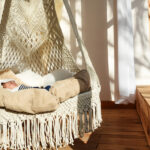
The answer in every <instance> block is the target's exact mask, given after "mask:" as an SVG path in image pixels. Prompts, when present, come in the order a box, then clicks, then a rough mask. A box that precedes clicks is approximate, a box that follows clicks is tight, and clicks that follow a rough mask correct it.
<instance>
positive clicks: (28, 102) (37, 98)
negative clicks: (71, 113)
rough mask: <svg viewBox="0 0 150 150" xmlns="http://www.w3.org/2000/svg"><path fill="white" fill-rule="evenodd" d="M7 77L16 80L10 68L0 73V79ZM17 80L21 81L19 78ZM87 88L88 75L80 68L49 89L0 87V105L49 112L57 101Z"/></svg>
mask: <svg viewBox="0 0 150 150" xmlns="http://www.w3.org/2000/svg"><path fill="white" fill-rule="evenodd" d="M8 77H10V78H12V79H15V80H17V78H16V77H15V75H14V73H13V72H12V71H10V70H9V71H5V72H2V73H0V79H5V78H8ZM17 82H18V83H21V81H20V80H19V79H18V80H17ZM89 89H90V79H89V75H88V73H87V71H86V70H82V71H80V72H78V73H77V74H75V75H74V76H73V77H71V78H68V79H65V80H61V81H56V82H55V83H54V85H53V86H52V87H51V89H50V91H46V90H45V89H35V88H33V89H26V90H20V91H17V92H10V91H8V90H6V89H3V88H0V107H3V108H6V109H8V110H12V111H16V112H23V113H30V114H37V113H43V112H50V111H54V110H56V109H57V107H58V106H59V103H61V102H64V101H65V100H67V99H69V98H71V97H74V96H76V95H78V94H79V93H82V92H85V91H88V90H89Z"/></svg>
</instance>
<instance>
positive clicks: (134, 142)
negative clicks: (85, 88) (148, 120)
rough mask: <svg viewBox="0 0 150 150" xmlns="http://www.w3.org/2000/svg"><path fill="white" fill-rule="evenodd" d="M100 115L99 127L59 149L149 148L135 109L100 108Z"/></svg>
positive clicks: (132, 149)
mask: <svg viewBox="0 0 150 150" xmlns="http://www.w3.org/2000/svg"><path fill="white" fill-rule="evenodd" d="M102 116H103V123H102V125H101V127H100V128H98V129H97V130H95V131H94V132H93V133H86V134H85V135H84V137H83V138H80V139H76V140H75V143H74V145H73V146H72V145H69V146H67V147H65V148H60V149H59V150H149V147H148V144H147V141H146V138H145V134H144V130H143V127H142V125H141V122H140V118H139V116H138V114H137V112H136V109H132V108H131V109H102Z"/></svg>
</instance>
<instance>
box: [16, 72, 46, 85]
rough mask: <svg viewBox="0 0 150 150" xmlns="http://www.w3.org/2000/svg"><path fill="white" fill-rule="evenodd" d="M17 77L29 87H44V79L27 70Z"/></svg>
mask: <svg viewBox="0 0 150 150" xmlns="http://www.w3.org/2000/svg"><path fill="white" fill-rule="evenodd" d="M16 77H17V78H19V79H20V80H21V81H23V82H24V83H25V84H26V85H28V86H38V87H40V86H42V85H43V78H42V76H40V75H39V74H37V73H35V72H33V71H32V70H26V71H24V72H21V73H19V74H16Z"/></svg>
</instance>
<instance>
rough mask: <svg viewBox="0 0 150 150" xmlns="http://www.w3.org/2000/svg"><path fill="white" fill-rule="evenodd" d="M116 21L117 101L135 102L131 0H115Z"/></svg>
mask: <svg viewBox="0 0 150 150" xmlns="http://www.w3.org/2000/svg"><path fill="white" fill-rule="evenodd" d="M117 15H118V16H117V21H118V89H119V90H118V100H117V101H116V103H117V104H120V103H125V104H127V103H134V101H135V90H136V83H135V67H134V45H133V28H132V9H131V0H117Z"/></svg>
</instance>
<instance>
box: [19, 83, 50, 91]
mask: <svg viewBox="0 0 150 150" xmlns="http://www.w3.org/2000/svg"><path fill="white" fill-rule="evenodd" d="M31 88H38V89H45V90H47V91H49V89H50V88H51V86H50V85H48V86H46V87H42V88H41V87H32V86H26V85H23V84H21V85H20V86H19V88H18V91H19V90H25V89H31Z"/></svg>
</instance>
